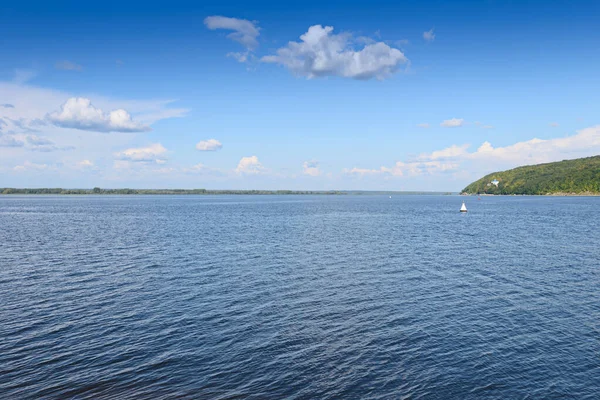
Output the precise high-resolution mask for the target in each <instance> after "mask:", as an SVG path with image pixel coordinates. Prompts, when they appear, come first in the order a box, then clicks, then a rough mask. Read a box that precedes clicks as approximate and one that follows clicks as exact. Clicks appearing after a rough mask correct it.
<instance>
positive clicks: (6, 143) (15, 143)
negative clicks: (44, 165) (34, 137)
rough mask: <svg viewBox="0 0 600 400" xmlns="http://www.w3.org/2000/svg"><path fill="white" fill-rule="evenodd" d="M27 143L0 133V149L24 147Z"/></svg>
mask: <svg viewBox="0 0 600 400" xmlns="http://www.w3.org/2000/svg"><path fill="white" fill-rule="evenodd" d="M23 146H25V142H24V141H23V140H21V139H18V138H16V137H15V136H13V135H6V134H3V133H1V132H0V147H23Z"/></svg>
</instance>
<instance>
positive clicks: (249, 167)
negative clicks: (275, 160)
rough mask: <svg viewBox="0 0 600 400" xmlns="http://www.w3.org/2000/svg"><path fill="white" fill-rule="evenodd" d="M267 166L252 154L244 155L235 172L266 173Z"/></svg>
mask: <svg viewBox="0 0 600 400" xmlns="http://www.w3.org/2000/svg"><path fill="white" fill-rule="evenodd" d="M265 171H266V170H265V167H263V165H262V164H261V163H260V161H258V157H256V156H250V157H242V159H241V160H240V162H239V163H238V166H237V168H236V169H235V172H237V173H238V174H248V175H257V174H262V173H264V172H265Z"/></svg>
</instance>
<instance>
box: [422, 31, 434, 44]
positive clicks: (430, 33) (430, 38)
mask: <svg viewBox="0 0 600 400" xmlns="http://www.w3.org/2000/svg"><path fill="white" fill-rule="evenodd" d="M423 39H425V40H426V41H428V42H433V41H434V40H435V33H433V28H431V29H430V30H428V31H426V32H423Z"/></svg>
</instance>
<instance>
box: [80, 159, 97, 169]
mask: <svg viewBox="0 0 600 400" xmlns="http://www.w3.org/2000/svg"><path fill="white" fill-rule="evenodd" d="M77 166H78V167H80V168H92V167H93V166H94V163H93V162H91V161H90V160H82V161H79V162H78V163H77Z"/></svg>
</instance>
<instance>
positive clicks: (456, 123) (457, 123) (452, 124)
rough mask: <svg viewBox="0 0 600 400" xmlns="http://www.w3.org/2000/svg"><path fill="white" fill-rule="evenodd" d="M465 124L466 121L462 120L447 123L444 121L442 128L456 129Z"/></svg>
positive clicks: (453, 119) (449, 120)
mask: <svg viewBox="0 0 600 400" xmlns="http://www.w3.org/2000/svg"><path fill="white" fill-rule="evenodd" d="M464 122H465V120H464V119H462V118H452V119H447V120H445V121H442V123H441V124H440V126H443V127H445V128H456V127H459V126H463V124H464Z"/></svg>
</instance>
